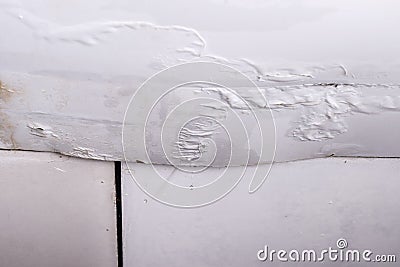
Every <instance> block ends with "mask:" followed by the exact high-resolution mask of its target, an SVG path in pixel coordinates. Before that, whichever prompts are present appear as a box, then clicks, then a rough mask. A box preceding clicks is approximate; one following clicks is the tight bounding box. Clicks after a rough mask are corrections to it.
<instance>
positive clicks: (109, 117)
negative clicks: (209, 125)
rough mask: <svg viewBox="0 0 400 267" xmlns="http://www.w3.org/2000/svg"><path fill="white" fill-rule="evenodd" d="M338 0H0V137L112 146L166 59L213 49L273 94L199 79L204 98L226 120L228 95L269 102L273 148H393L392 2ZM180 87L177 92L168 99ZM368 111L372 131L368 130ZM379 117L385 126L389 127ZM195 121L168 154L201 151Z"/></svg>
mask: <svg viewBox="0 0 400 267" xmlns="http://www.w3.org/2000/svg"><path fill="white" fill-rule="evenodd" d="M339 2H340V1H339ZM339 2H337V1H336V2H335V3H333V2H332V3H330V2H326V3H325V2H324V3H322V2H321V3H318V4H317V3H312V2H308V1H306V0H301V1H297V3H296V4H295V3H292V2H290V3H289V2H285V3H283V2H281V1H279V3H278V2H277V1H265V3H263V4H261V3H258V2H257V3H258V4H257V3H255V2H251V3H250V2H249V3H246V7H247V8H246V9H243V8H238V7H239V6H240V7H242V6H243V4H240V3H236V2H229V3H222V2H219V1H202V2H201V3H198V4H197V6H196V8H194V9H190V8H185V10H184V11H183V10H182V9H180V8H177V7H178V2H173V3H170V4H168V6H166V4H164V3H161V2H158V3H157V5H154V3H153V4H149V5H150V6H151V9H149V6H145V5H144V4H139V3H131V2H128V1H121V2H118V3H112V4H111V3H108V4H107V5H110V6H109V7H112V8H104V6H102V5H101V4H100V3H94V2H91V1H88V2H85V3H82V4H81V5H75V4H73V3H68V4H66V3H63V2H61V1H60V2H57V4H55V5H53V4H52V5H38V4H37V3H34V1H19V2H18V3H17V2H14V1H1V3H0V5H1V6H2V9H1V10H0V12H1V16H0V23H1V24H0V25H2V26H0V27H4V29H5V31H6V30H7V31H9V29H13V31H12V32H10V34H8V35H7V38H4V40H2V42H1V43H0V55H1V58H2V60H1V61H0V79H1V81H2V83H1V91H0V103H1V105H0V120H1V124H0V140H1V147H2V148H18V149H27V150H40V151H56V152H59V153H63V154H67V155H72V156H77V157H85V158H93V159H99V160H120V159H122V153H121V152H122V146H121V127H122V118H123V113H124V111H125V108H126V106H127V103H128V101H129V98H130V96H131V95H132V94H133V93H134V91H135V90H136V88H138V87H139V86H140V84H141V83H142V82H143V81H144V80H145V79H147V78H148V77H149V76H150V75H152V74H154V72H156V71H158V70H161V69H163V68H166V67H169V66H172V65H174V64H178V63H184V62H192V61H211V62H218V63H223V64H227V65H229V66H232V67H234V68H236V69H238V70H239V71H241V72H243V73H244V74H246V75H247V76H248V77H249V78H250V79H251V80H252V81H254V82H255V83H256V84H257V85H258V86H259V87H260V89H261V91H262V92H263V93H264V95H265V97H266V99H267V100H268V103H266V101H265V100H264V99H263V98H260V97H259V95H257V92H255V91H252V90H253V89H248V88H243V87H241V84H236V85H235V86H234V88H232V90H233V91H230V90H227V89H223V88H208V87H204V88H202V89H200V90H197V94H198V95H197V96H199V97H202V96H211V97H214V98H216V99H218V100H219V101H220V102H219V103H216V102H212V103H211V102H210V103H209V104H203V105H202V106H203V107H204V108H207V111H206V112H205V111H204V110H205V109H201V110H202V112H205V113H206V114H207V115H208V116H210V117H213V118H218V120H224V119H229V115H228V112H227V110H228V109H233V110H238V111H239V113H238V114H239V115H240V116H241V117H242V118H246V116H248V114H249V112H248V109H249V106H247V105H246V104H244V102H243V101H242V100H241V99H240V98H243V99H244V100H246V103H248V104H250V107H251V108H255V109H268V108H271V109H272V110H273V113H274V115H275V120H276V125H277V133H278V136H277V139H278V146H277V148H278V151H277V160H278V161H286V160H292V159H299V158H312V157H317V156H328V155H330V154H333V153H334V154H335V155H341V154H345V155H350V156H351V155H354V156H362V155H368V156H370V155H377V156H399V154H398V151H400V150H399V149H398V148H397V147H396V146H395V145H393V144H395V143H396V140H397V136H398V135H397V134H396V133H397V132H398V130H397V124H396V118H398V117H397V116H398V111H399V97H398V95H399V93H398V90H399V86H400V78H399V77H400V67H399V66H400V62H399V57H397V56H396V55H397V54H396V53H398V51H397V50H398V45H399V38H398V36H400V33H399V34H397V33H398V27H397V26H396V27H395V26H394V25H397V24H398V23H397V20H398V15H397V13H396V12H395V10H396V7H398V4H397V3H396V2H385V3H382V2H381V3H378V2H376V1H362V2H361V1H355V0H353V1H345V2H344V1H342V2H340V3H342V4H340V3H339ZM103 4H105V3H103ZM180 4H181V5H182V3H180ZM58 5H62V6H63V8H59V7H58ZM345 7H346V8H345ZM171 8H172V9H171ZM128 10H129V12H128ZM133 10H134V11H135V12H132V11H133ZM166 10H167V11H168V12H166ZM199 10H200V11H201V10H212V12H216V13H215V14H218V18H219V22H220V23H216V21H215V18H214V17H212V16H211V17H210V19H209V20H205V19H204V16H203V14H202V13H201V12H200V11H199ZM370 10H374V12H373V13H371V12H370ZM300 11H301V12H300ZM350 11H351V12H350ZM182 12H184V13H185V14H186V15H185V16H183V13H182ZM72 14H73V15H72ZM213 14H214V13H213ZM266 14H269V15H268V16H267V15H266ZM289 15H290V16H289ZM238 17H243V20H237V18H238ZM220 18H226V21H221V20H220ZM232 18H234V19H232ZM283 18H285V19H283ZM228 22H229V23H228ZM260 22H261V23H260ZM333 22H335V23H333ZM338 22H340V23H338ZM365 29H368V31H366V30H365ZM327 31H329V34H327ZM321 36H325V37H324V38H322V37H321ZM377 40H386V41H385V42H377ZM372 48H373V49H372ZM234 79H235V78H234V77H232V80H234ZM230 82H232V81H230ZM232 84H234V82H233V83H232ZM233 92H235V93H233ZM182 98H183V96H182V95H180V94H173V95H172V96H171V99H173V101H171V102H170V103H169V104H168V105H174V104H176V103H178V102H179V100H180V99H182ZM199 115H200V114H199ZM138 116H140V114H138ZM366 118H368V119H369V120H368V122H367V123H368V131H362V129H363V127H365V123H366V122H365V121H367V119H366ZM385 120H390V121H391V122H392V123H391V124H392V128H393V129H392V131H388V130H385V129H384V126H385V125H384V124H382V123H381V122H382V121H385ZM150 125H153V127H159V125H160V121H152V122H151V123H150ZM375 126H376V127H375ZM193 129H195V128H187V129H186V128H185V129H183V131H182V134H183V135H182V136H179V137H178V136H177V139H176V140H175V141H174V142H171V143H172V144H171V145H172V146H173V147H174V151H175V152H177V153H178V154H174V156H175V157H182V159H183V158H186V159H187V160H188V161H190V160H193V159H196V158H197V157H198V156H199V155H200V154H201V153H202V152H204V151H202V149H204V147H203V146H202V145H201V144H202V142H204V140H203V139H202V140H200V139H201V138H200V137H195V138H193V135H192V133H193V132H192V131H193ZM155 130H158V129H156V128H155ZM169 130H171V131H174V130H176V129H169ZM203 130H204V133H207V135H206V136H205V137H206V138H204V139H208V141H210V140H212V141H214V142H215V141H216V142H218V143H221V142H222V143H223V142H224V140H219V139H218V140H216V139H215V134H214V132H215V131H217V130H215V131H214V132H213V131H208V130H207V129H205V128H204V129H202V131H203ZM382 131H383V132H384V134H385V139H384V140H383V139H382V138H380V136H381V135H382ZM195 133H197V132H195ZM355 133H357V136H358V137H357V138H355V136H354V134H355ZM360 133H361V136H360ZM309 141H313V142H309ZM373 143H379V144H380V145H379V146H378V145H376V146H375V145H373ZM217 145H218V144H217ZM226 156H227V154H226ZM137 160H139V161H143V162H146V160H145V159H144V158H140V157H139V158H137ZM160 162H164V161H161V160H160ZM243 164H244V163H243Z"/></svg>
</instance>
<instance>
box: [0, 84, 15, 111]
mask: <svg viewBox="0 0 400 267" xmlns="http://www.w3.org/2000/svg"><path fill="white" fill-rule="evenodd" d="M13 93H14V90H12V89H10V88H8V87H7V86H6V85H5V84H4V83H3V82H2V81H1V80H0V101H2V102H7V101H8V100H9V99H10V98H11V97H12V94H13ZM0 108H1V107H0Z"/></svg>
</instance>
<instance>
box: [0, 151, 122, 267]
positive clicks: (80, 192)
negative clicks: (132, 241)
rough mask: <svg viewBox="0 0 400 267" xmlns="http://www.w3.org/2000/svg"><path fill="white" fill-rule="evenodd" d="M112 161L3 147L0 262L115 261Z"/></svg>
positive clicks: (10, 265) (18, 265)
mask: <svg viewBox="0 0 400 267" xmlns="http://www.w3.org/2000/svg"><path fill="white" fill-rule="evenodd" d="M114 200H115V195H114V165H113V163H111V162H99V161H90V160H82V159H76V158H70V157H67V156H59V155H56V154H52V153H37V152H36V153H35V152H20V151H19V152H9V151H0V215H1V216H0V266H7V267H23V266H42V267H50V266H51V267H56V266H65V267H66V266H74V267H79V266H82V267H87V266H96V267H103V266H104V267H111V266H113V267H114V266H116V265H117V252H116V222H115V205H114Z"/></svg>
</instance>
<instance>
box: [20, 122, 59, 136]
mask: <svg viewBox="0 0 400 267" xmlns="http://www.w3.org/2000/svg"><path fill="white" fill-rule="evenodd" d="M27 127H28V128H29V129H30V133H31V134H32V135H35V136H39V137H43V138H46V137H54V138H59V136H58V135H56V134H55V133H54V132H53V131H52V129H51V127H49V126H45V125H43V124H40V123H36V122H32V123H29V124H28V125H27Z"/></svg>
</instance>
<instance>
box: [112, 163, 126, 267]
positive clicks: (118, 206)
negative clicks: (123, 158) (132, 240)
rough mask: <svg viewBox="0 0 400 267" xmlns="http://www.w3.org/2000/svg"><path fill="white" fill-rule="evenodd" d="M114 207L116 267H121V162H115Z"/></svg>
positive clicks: (122, 258)
mask: <svg viewBox="0 0 400 267" xmlns="http://www.w3.org/2000/svg"><path fill="white" fill-rule="evenodd" d="M114 166H115V168H114V169H115V175H114V176H115V206H116V212H117V218H116V219H117V255H118V258H117V260H118V267H123V265H124V263H123V261H124V257H123V253H124V249H123V240H122V230H123V229H122V179H121V162H120V161H115V162H114Z"/></svg>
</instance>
